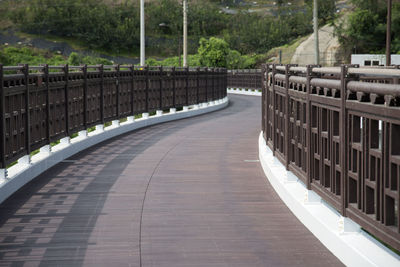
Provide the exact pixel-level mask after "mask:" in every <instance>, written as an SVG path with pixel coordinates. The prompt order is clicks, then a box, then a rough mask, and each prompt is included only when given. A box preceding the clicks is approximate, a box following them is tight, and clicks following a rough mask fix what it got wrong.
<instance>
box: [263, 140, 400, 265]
mask: <svg viewBox="0 0 400 267" xmlns="http://www.w3.org/2000/svg"><path fill="white" fill-rule="evenodd" d="M258 144H259V157H260V162H261V165H262V167H263V169H264V172H265V175H266V176H267V178H268V180H269V182H270V183H271V185H272V186H273V188H274V189H275V191H276V192H277V193H278V195H279V197H280V198H281V199H282V200H283V202H285V204H286V205H287V206H288V208H289V209H290V210H291V211H292V212H293V213H294V215H295V216H296V217H297V218H298V219H299V220H300V221H301V222H302V223H303V224H304V225H305V226H306V227H307V228H308V229H309V230H310V231H311V232H312V233H313V234H314V235H315V236H316V237H317V238H318V239H319V240H320V241H321V242H322V244H324V245H325V246H326V247H327V248H328V249H329V250H330V251H331V252H332V253H333V254H334V255H335V256H336V257H338V258H339V259H340V260H341V261H342V262H343V263H344V264H345V265H347V266H357V267H360V266H363V267H366V266H385V267H389V266H393V267H395V266H396V267H399V266H400V257H399V256H398V255H396V254H395V253H393V252H392V251H390V250H389V249H388V248H386V247H385V246H383V245H382V244H381V243H379V242H378V241H377V240H375V239H374V238H372V237H371V236H370V235H369V234H367V233H366V232H364V231H362V230H361V227H360V226H359V225H358V224H356V223H355V222H353V221H352V220H350V219H349V218H345V217H343V216H341V215H340V214H339V213H338V212H337V211H336V210H334V209H333V208H332V207H331V206H330V205H329V204H328V203H326V202H325V201H324V200H323V199H321V198H320V197H319V196H318V195H317V194H316V193H314V192H313V191H310V190H307V188H306V186H305V185H304V184H303V183H302V182H301V181H300V180H299V179H298V178H297V177H296V176H295V175H294V174H293V173H292V172H290V171H287V170H286V168H285V166H284V165H283V164H281V163H280V161H279V160H278V159H276V158H275V157H274V156H273V154H272V151H271V150H270V148H269V147H268V146H267V145H266V143H265V140H264V138H263V135H262V132H261V134H260V136H259V140H258Z"/></svg>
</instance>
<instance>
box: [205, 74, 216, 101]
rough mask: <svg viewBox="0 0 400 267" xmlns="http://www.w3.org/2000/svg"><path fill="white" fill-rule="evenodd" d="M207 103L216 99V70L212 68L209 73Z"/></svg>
mask: <svg viewBox="0 0 400 267" xmlns="http://www.w3.org/2000/svg"><path fill="white" fill-rule="evenodd" d="M206 95H207V102H210V101H212V100H213V98H214V68H210V69H208V71H207V93H206Z"/></svg>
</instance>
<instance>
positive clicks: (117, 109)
mask: <svg viewBox="0 0 400 267" xmlns="http://www.w3.org/2000/svg"><path fill="white" fill-rule="evenodd" d="M119 70H120V66H119V64H117V65H116V66H115V72H116V73H115V86H116V88H115V91H116V92H115V93H116V103H117V108H116V113H117V114H116V115H117V119H119V116H120V114H119V113H120V111H121V108H120V102H121V101H120V95H119V94H120V93H119V75H120V72H119Z"/></svg>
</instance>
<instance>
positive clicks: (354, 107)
mask: <svg viewBox="0 0 400 267" xmlns="http://www.w3.org/2000/svg"><path fill="white" fill-rule="evenodd" d="M263 68H265V70H264V72H263V73H265V75H263V77H264V81H263V82H264V83H265V84H266V85H267V86H265V87H264V88H263V111H262V117H263V122H262V125H263V131H265V132H264V137H265V139H266V142H267V144H268V146H269V147H270V148H271V149H272V150H273V152H274V154H275V156H276V157H277V158H278V159H279V160H280V161H281V162H282V163H283V164H284V165H286V167H287V168H288V169H289V170H291V171H293V172H294V173H295V174H296V175H297V176H298V177H299V178H300V179H301V180H302V181H303V182H304V183H305V184H306V185H307V187H308V188H309V189H312V190H314V191H315V192H317V193H318V194H319V195H320V196H321V197H322V198H323V199H324V200H325V201H327V202H328V203H330V204H331V205H332V206H333V207H335V208H336V209H337V210H338V211H339V212H341V213H342V214H343V215H344V216H348V217H350V218H351V219H353V220H354V221H356V222H357V223H359V224H360V225H361V226H362V227H363V228H364V229H366V230H367V231H368V232H370V233H372V234H373V235H375V236H376V237H378V238H379V239H381V240H383V241H384V242H386V243H388V244H389V245H391V246H393V247H394V248H396V249H400V226H399V221H400V215H399V209H400V204H399V192H400V191H399V184H400V138H399V136H400V85H398V84H396V83H395V82H394V81H396V80H397V79H398V77H399V76H400V71H397V72H396V71H394V70H391V69H379V70H371V69H357V68H355V66H342V67H341V68H320V67H317V66H309V67H307V68H305V67H296V66H290V65H287V66H283V65H266V66H264V67H263ZM374 71H376V72H379V75H380V76H379V78H380V79H381V80H379V79H378V78H376V79H373V80H367V79H365V77H371V75H372V74H373V73H374ZM385 73H387V74H386V75H385ZM231 79H233V78H231ZM388 81H389V82H388Z"/></svg>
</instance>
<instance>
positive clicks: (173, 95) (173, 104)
mask: <svg viewBox="0 0 400 267" xmlns="http://www.w3.org/2000/svg"><path fill="white" fill-rule="evenodd" d="M171 76H172V106H173V107H174V108H175V107H176V73H175V67H172V69H171Z"/></svg>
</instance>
